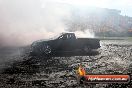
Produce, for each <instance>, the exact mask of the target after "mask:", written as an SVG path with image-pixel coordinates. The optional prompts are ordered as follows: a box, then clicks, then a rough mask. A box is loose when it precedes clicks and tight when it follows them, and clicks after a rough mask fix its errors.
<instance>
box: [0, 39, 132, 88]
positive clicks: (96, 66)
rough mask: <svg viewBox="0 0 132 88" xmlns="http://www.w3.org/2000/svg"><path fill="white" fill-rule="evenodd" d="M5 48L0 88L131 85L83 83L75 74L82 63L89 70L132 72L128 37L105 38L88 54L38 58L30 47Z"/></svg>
mask: <svg viewBox="0 0 132 88" xmlns="http://www.w3.org/2000/svg"><path fill="white" fill-rule="evenodd" d="M3 50H5V51H3ZM3 50H2V49H1V51H0V52H1V53H0V59H1V62H0V65H1V68H0V69H1V74H0V88H18V87H22V88H40V87H41V88H65V87H68V88H73V87H74V88H100V87H101V88H107V87H108V88H109V87H110V86H111V88H121V87H124V86H125V87H124V88H126V86H127V87H128V88H132V84H131V83H129V84H123V85H118V84H112V85H110V84H109V85H108V84H87V85H80V84H78V83H77V79H76V74H75V72H76V70H77V68H78V65H79V64H80V63H81V64H82V65H84V67H86V68H87V69H88V70H87V73H94V74H120V73H123V74H127V73H131V72H132V62H131V61H132V43H131V42H129V41H123V40H103V41H101V48H100V49H98V50H97V51H95V52H92V53H94V54H92V55H91V54H90V55H88V56H86V55H83V56H71V57H70V56H67V57H39V58H38V57H34V56H30V55H29V47H21V48H15V49H14V48H13V49H9V48H6V49H3ZM97 52H98V53H97Z"/></svg>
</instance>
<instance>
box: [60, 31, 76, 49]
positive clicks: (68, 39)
mask: <svg viewBox="0 0 132 88" xmlns="http://www.w3.org/2000/svg"><path fill="white" fill-rule="evenodd" d="M74 44H75V38H73V36H72V34H64V35H63V38H62V43H61V46H60V48H61V50H62V51H72V50H73V49H74V46H75V45H74Z"/></svg>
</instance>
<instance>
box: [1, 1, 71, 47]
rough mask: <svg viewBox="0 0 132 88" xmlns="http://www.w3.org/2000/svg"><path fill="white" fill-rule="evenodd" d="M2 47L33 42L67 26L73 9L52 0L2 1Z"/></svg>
mask: <svg viewBox="0 0 132 88" xmlns="http://www.w3.org/2000/svg"><path fill="white" fill-rule="evenodd" d="M0 13H1V14H0V46H20V45H27V44H31V43H32V42H33V41H35V40H38V39H44V38H49V37H52V36H53V35H55V34H57V33H60V32H63V31H65V29H66V26H65V25H64V20H65V19H70V13H69V8H67V7H66V6H64V5H62V4H60V3H57V2H53V1H48V0H41V1H39V0H0Z"/></svg>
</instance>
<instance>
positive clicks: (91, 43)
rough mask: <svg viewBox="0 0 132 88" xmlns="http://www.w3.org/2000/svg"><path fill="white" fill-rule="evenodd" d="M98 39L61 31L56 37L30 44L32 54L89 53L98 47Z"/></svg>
mask: <svg viewBox="0 0 132 88" xmlns="http://www.w3.org/2000/svg"><path fill="white" fill-rule="evenodd" d="M99 41H100V40H99V39H95V38H76V36H75V34H74V33H62V34H60V36H58V37H57V38H55V37H54V39H53V38H52V39H50V40H39V41H35V42H33V43H32V44H31V49H32V50H31V52H32V54H33V55H53V54H56V53H59V52H61V53H65V52H68V53H72V52H73V53H74V52H81V53H89V52H91V50H92V49H98V48H100V42H99Z"/></svg>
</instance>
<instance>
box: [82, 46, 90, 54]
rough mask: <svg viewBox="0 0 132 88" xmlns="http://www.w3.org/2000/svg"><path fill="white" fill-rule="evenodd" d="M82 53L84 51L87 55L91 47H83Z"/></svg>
mask: <svg viewBox="0 0 132 88" xmlns="http://www.w3.org/2000/svg"><path fill="white" fill-rule="evenodd" d="M83 51H84V52H85V53H89V52H91V47H90V46H88V45H85V46H84V47H83Z"/></svg>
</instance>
